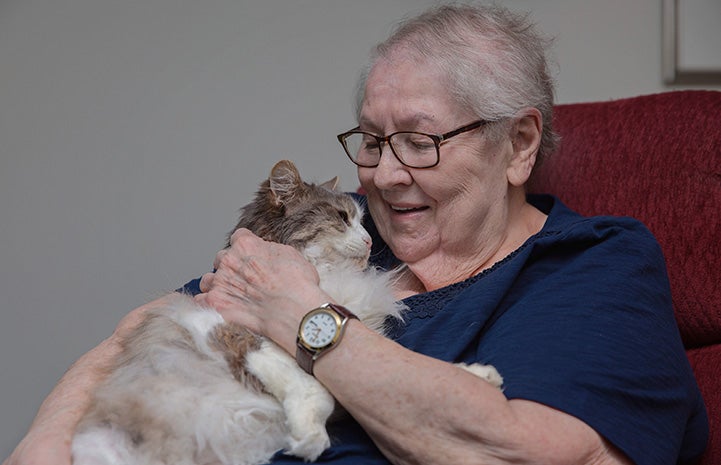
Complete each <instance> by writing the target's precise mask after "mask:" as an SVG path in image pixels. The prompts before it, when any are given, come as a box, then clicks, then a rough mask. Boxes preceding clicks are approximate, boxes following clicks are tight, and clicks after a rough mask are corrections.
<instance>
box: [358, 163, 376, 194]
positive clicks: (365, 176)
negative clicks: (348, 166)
mask: <svg viewBox="0 0 721 465" xmlns="http://www.w3.org/2000/svg"><path fill="white" fill-rule="evenodd" d="M358 182H359V183H360V186H361V189H363V190H364V191H365V192H369V191H372V190H373V170H372V169H370V168H360V167H359V168H358Z"/></svg>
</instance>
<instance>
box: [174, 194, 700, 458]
mask: <svg viewBox="0 0 721 465" xmlns="http://www.w3.org/2000/svg"><path fill="white" fill-rule="evenodd" d="M363 200H364V199H363ZM529 201H530V202H531V203H532V204H533V205H535V206H536V207H537V208H539V209H540V210H541V211H543V212H544V213H547V214H548V215H549V216H548V219H547V221H546V224H545V226H544V227H543V229H542V230H541V231H540V232H539V233H538V234H536V235H534V236H533V237H531V238H530V239H529V240H528V241H527V242H526V243H525V244H523V246H521V247H520V248H519V249H518V250H516V251H515V252H513V253H512V254H511V255H509V256H508V257H506V258H505V259H504V260H502V261H501V262H499V263H497V264H496V265H494V266H493V267H492V268H490V269H488V270H486V271H484V272H483V273H481V274H479V275H476V276H474V277H472V278H470V279H468V280H465V281H462V282H459V283H456V284H453V285H451V286H448V287H445V288H442V289H438V290H436V291H433V292H428V293H424V294H418V295H415V296H412V297H409V298H407V299H405V301H404V302H405V303H406V304H407V305H408V307H409V308H410V310H409V311H408V312H407V313H406V314H405V317H404V318H405V321H404V323H403V324H402V325H398V326H396V327H395V328H393V330H392V331H391V335H390V337H392V338H393V339H395V340H396V341H398V342H399V343H400V344H402V345H403V346H405V347H407V348H409V349H411V350H414V351H416V352H420V353H423V354H426V355H429V356H432V357H435V358H439V359H442V360H447V361H453V362H467V363H472V362H480V363H484V364H492V365H494V366H495V367H496V368H497V369H498V371H499V372H500V374H501V376H503V379H504V391H503V392H504V394H505V395H506V397H508V398H509V399H516V398H517V399H527V400H531V401H535V402H539V403H541V404H545V405H548V406H551V407H553V408H555V409H558V410H561V411H563V412H566V413H568V414H570V415H573V416H575V417H577V418H579V419H581V420H582V421H584V422H585V423H586V424H588V425H590V426H591V427H592V428H593V429H595V430H596V431H597V432H598V433H600V434H601V435H602V436H604V437H605V438H607V439H608V440H609V441H610V442H611V443H613V444H614V445H615V446H616V447H618V448H619V449H621V450H622V451H623V452H625V453H626V454H627V455H628V456H629V457H630V458H631V459H632V460H633V461H634V462H635V463H637V464H639V465H642V464H673V463H686V462H688V461H690V460H692V459H693V458H694V457H697V456H698V455H700V454H701V453H702V452H703V450H704V448H705V445H706V440H707V437H708V419H707V416H706V410H705V407H704V404H703V400H702V398H701V395H700V393H699V390H698V387H697V386H696V382H695V379H694V377H693V374H692V371H691V367H690V365H689V363H688V360H687V359H686V355H685V352H684V349H683V345H682V343H681V338H680V335H679V332H678V329H677V326H676V323H675V320H674V316H673V309H672V305H671V294H670V289H669V283H668V278H667V275H666V268H665V263H664V258H663V255H662V253H661V250H660V248H659V245H658V244H657V242H656V240H655V239H654V237H653V236H652V235H651V233H650V232H649V231H648V230H647V229H646V228H645V227H644V226H643V225H642V224H641V223H640V222H638V221H636V220H633V219H630V218H616V217H593V218H585V217H582V216H580V215H578V214H576V213H574V212H572V211H571V210H569V209H568V208H567V207H565V206H564V205H563V204H562V203H561V202H560V201H559V200H558V199H556V198H554V197H550V196H529ZM367 217H368V220H367V223H368V224H367V225H366V227H367V229H368V230H369V232H370V233H371V235H372V236H373V243H374V249H373V252H372V260H373V261H374V262H375V263H376V264H377V265H379V266H383V267H392V266H393V265H394V263H396V262H397V260H396V259H395V258H394V257H393V255H392V253H391V252H390V250H389V249H388V248H387V247H386V246H385V245H384V244H383V242H382V240H381V239H380V237H378V234H377V231H376V228H375V227H374V225H373V224H372V222H371V220H370V216H369V215H367ZM185 291H186V292H190V293H197V292H199V290H198V289H197V280H195V281H191V283H188V285H186V288H185ZM368 395H369V396H372V395H373V393H372V392H369V393H368ZM328 430H329V433H330V435H331V439H332V443H333V444H332V446H331V448H330V449H328V450H327V451H326V452H325V453H324V454H323V455H322V456H321V457H320V458H319V459H318V462H320V463H333V464H339V465H340V464H360V463H362V464H364V465H370V464H386V465H387V464H388V463H389V462H388V461H387V460H386V459H384V458H383V456H382V455H381V454H380V452H379V451H378V449H377V448H376V447H375V446H374V445H373V443H372V442H371V440H370V438H369V437H368V436H367V435H366V434H365V432H364V431H363V430H362V428H361V427H360V426H359V424H358V423H356V422H355V421H354V420H353V419H352V418H346V419H343V420H341V421H338V422H336V423H333V424H330V425H328ZM301 462H302V461H301V460H300V459H296V458H295V457H288V456H284V455H282V454H278V455H277V456H276V458H275V460H274V461H273V463H274V464H288V463H301Z"/></svg>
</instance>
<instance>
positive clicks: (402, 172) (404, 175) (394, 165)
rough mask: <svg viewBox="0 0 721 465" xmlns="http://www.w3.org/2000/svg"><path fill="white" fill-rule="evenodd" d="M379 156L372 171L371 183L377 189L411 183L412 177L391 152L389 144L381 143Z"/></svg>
mask: <svg viewBox="0 0 721 465" xmlns="http://www.w3.org/2000/svg"><path fill="white" fill-rule="evenodd" d="M380 151H381V157H380V160H379V161H378V166H376V168H375V172H374V173H373V183H374V184H375V186H376V187H377V188H379V189H390V188H391V187H393V186H396V185H399V184H401V185H402V184H411V183H412V182H413V178H412V177H411V175H410V173H409V172H408V167H406V166H405V165H403V164H402V163H401V162H400V160H398V158H397V157H396V155H395V154H394V153H393V150H392V149H391V148H390V146H389V145H388V144H387V143H386V144H381V146H380Z"/></svg>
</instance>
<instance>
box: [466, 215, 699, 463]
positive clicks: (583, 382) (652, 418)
mask: <svg viewBox="0 0 721 465" xmlns="http://www.w3.org/2000/svg"><path fill="white" fill-rule="evenodd" d="M487 328H488V329H487V330H486V333H485V334H484V335H483V337H482V338H481V341H480V344H479V347H478V351H479V352H478V355H477V356H478V357H479V358H482V359H484V360H485V361H487V362H488V363H492V364H493V365H494V366H496V368H497V369H498V370H499V371H500V373H501V374H502V375H503V377H504V382H505V391H504V392H505V394H506V396H507V397H508V398H521V399H527V400H532V401H535V402H539V403H542V404H545V405H548V406H550V407H553V408H556V409H558V410H561V411H564V412H566V413H569V414H571V415H573V416H575V417H577V418H579V419H581V420H582V421H584V422H585V423H587V424H588V425H590V426H591V427H592V428H594V429H595V430H596V431H597V432H598V433H599V434H601V435H602V436H604V437H605V438H607V439H608V440H609V441H610V442H612V443H613V444H614V445H616V446H617V447H619V448H620V449H621V450H622V451H624V452H625V453H626V454H627V455H628V456H629V457H631V458H632V459H633V460H634V461H635V463H637V464H660V463H676V460H677V457H679V455H680V454H681V450H682V449H684V448H685V449H687V450H690V451H691V452H688V454H689V455H695V454H696V452H694V451H698V453H700V452H701V451H702V450H703V446H704V444H705V438H704V437H703V435H700V437H698V438H691V440H692V441H694V440H695V441H696V442H698V444H692V445H691V446H689V445H688V444H683V438H684V433H685V431H687V430H688V429H689V426H688V425H689V423H692V422H699V424H702V422H703V421H704V420H703V418H698V417H699V416H701V417H703V416H704V415H705V410H704V409H703V403H702V401H701V398H700V394H699V393H698V389H697V387H696V384H695V380H694V378H693V375H692V372H691V369H690V366H689V363H688V361H687V359H686V357H685V352H684V350H683V345H682V343H681V339H680V336H679V333H678V329H677V326H676V324H675V320H674V316H673V309H672V304H671V295H670V289H669V284H668V279H667V276H666V271H665V263H664V259H663V256H662V253H661V250H660V248H659V246H658V244H657V243H656V241H655V239H654V238H653V237H652V235H651V234H650V232H648V230H646V228H645V227H644V226H643V225H641V224H640V223H638V222H636V221H634V220H630V219H616V218H608V219H598V218H597V219H587V220H583V221H581V222H579V224H578V225H576V226H574V227H573V228H570V229H569V230H565V231H564V232H562V233H560V232H559V233H558V234H556V235H555V236H554V235H551V236H549V237H547V238H540V239H539V240H538V241H537V242H536V244H534V245H533V250H532V251H531V253H530V255H529V258H528V261H527V262H526V266H525V269H524V271H523V272H522V273H520V274H519V276H518V277H517V282H516V283H515V285H514V286H513V290H512V291H511V292H510V293H509V295H507V296H506V298H505V299H504V300H503V303H502V305H501V307H499V308H498V309H497V312H496V314H495V315H494V316H493V321H492V322H491V324H490V325H489V326H488V327H487ZM701 430H703V428H701Z"/></svg>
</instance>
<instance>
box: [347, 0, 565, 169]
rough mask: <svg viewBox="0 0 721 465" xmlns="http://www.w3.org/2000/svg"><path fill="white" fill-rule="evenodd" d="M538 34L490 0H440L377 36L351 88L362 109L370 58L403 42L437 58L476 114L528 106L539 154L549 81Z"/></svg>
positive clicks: (548, 147) (498, 114) (547, 117)
mask: <svg viewBox="0 0 721 465" xmlns="http://www.w3.org/2000/svg"><path fill="white" fill-rule="evenodd" d="M550 43H551V41H550V40H549V39H547V38H545V37H544V36H542V35H541V34H540V33H539V32H538V31H537V29H536V27H535V25H534V24H533V23H532V22H531V21H530V20H529V17H528V15H527V14H525V15H523V14H517V13H514V12H512V11H510V10H508V9H506V8H503V7H499V6H489V5H475V6H473V5H443V6H439V7H435V8H432V9H430V10H427V11H426V12H424V13H421V14H420V15H418V16H416V17H414V18H410V19H407V20H405V21H403V22H402V23H400V24H399V25H398V27H397V28H396V30H395V31H394V32H393V33H392V34H391V36H390V37H389V38H388V39H387V40H385V41H384V42H381V43H380V44H378V45H377V46H376V47H375V49H374V51H373V53H372V54H371V57H370V61H369V63H368V65H367V66H366V68H365V70H364V71H363V72H362V73H361V77H360V80H359V83H358V88H357V94H356V112H357V113H358V114H359V112H360V108H361V105H362V101H363V98H364V94H365V84H366V80H367V78H368V74H369V72H370V70H371V69H372V67H373V65H374V64H375V63H376V62H377V61H378V60H380V59H382V58H389V57H390V56H391V55H392V54H393V53H394V52H397V51H399V50H402V51H403V53H404V54H406V56H412V57H413V58H416V59H418V61H420V62H423V63H425V64H428V65H431V66H436V67H438V69H440V70H441V71H442V72H443V74H444V75H445V76H447V79H448V85H449V89H450V91H451V95H452V96H453V98H454V99H455V100H456V101H457V103H458V105H459V106H461V107H462V108H463V109H465V110H468V111H470V112H472V113H473V114H475V115H477V116H478V118H482V119H486V120H491V121H496V120H503V119H506V118H511V117H514V116H515V115H516V114H517V112H518V111H519V110H521V109H522V108H527V107H533V108H536V109H538V110H539V111H540V113H541V115H542V117H543V133H542V135H541V144H540V148H539V150H538V155H537V159H538V161H541V160H542V159H543V158H544V157H545V156H546V155H547V154H549V153H551V152H553V150H554V149H555V146H556V142H557V136H556V135H555V133H554V132H553V121H552V119H553V95H554V83H553V79H552V77H551V76H550V73H549V70H548V67H549V66H548V59H547V57H546V50H547V49H548V47H549V46H550Z"/></svg>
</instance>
